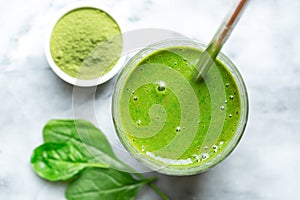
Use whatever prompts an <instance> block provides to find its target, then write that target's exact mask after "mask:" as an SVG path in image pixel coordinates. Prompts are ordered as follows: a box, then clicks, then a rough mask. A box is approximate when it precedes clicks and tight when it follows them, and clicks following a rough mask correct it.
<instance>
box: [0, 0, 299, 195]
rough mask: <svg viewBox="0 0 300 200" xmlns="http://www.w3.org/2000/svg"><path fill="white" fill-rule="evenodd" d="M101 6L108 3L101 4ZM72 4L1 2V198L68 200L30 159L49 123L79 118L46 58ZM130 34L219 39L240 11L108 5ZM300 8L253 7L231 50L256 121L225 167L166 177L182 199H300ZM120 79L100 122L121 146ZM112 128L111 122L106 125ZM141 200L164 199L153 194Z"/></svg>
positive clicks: (221, 5) (102, 92)
mask: <svg viewBox="0 0 300 200" xmlns="http://www.w3.org/2000/svg"><path fill="white" fill-rule="evenodd" d="M99 1H100V0H99ZM72 2H74V1H72V0H65V1H61V0H44V1H34V0H27V1H21V0H10V1H5V2H4V1H0V25H1V32H0V36H1V37H0V47H1V48H0V127H1V128H0V138H1V140H0V141H1V143H0V199H1V200H2V199H3V200H27V199H28V200H33V199H36V200H52V199H57V200H59V199H64V188H65V185H64V184H62V183H58V184H56V183H49V182H46V181H44V180H42V179H40V178H38V177H37V176H36V175H35V174H34V173H33V171H32V169H31V167H30V164H29V160H30V156H31V153H32V150H33V149H34V148H35V147H36V146H38V145H39V144H41V143H42V134H41V130H42V127H43V125H44V124H45V123H46V122H47V121H48V120H49V119H52V118H72V117H73V111H72V91H73V87H72V86H71V85H69V84H67V83H65V82H63V81H62V80H60V79H59V78H58V77H57V76H56V75H55V74H54V73H53V72H52V71H51V69H50V68H49V66H48V64H47V62H46V59H45V56H44V41H45V31H46V30H47V29H48V24H49V22H50V21H51V19H52V17H53V15H54V14H55V13H56V12H57V11H58V10H60V9H61V8H63V7H64V6H66V5H69V4H71V3H72ZM101 2H102V3H104V4H105V5H106V6H108V7H110V8H111V9H112V10H113V11H114V12H117V13H119V15H120V16H122V18H123V19H124V24H123V26H124V27H126V28H125V29H126V30H132V29H137V28H150V27H151V28H152V27H153V28H165V29H170V30H173V31H177V32H180V33H182V34H184V35H186V36H189V37H191V38H195V39H199V40H202V41H209V39H210V37H211V35H212V34H213V33H214V31H215V30H216V28H217V26H218V24H219V23H220V22H221V20H222V17H223V16H224V15H225V14H226V11H227V10H228V9H229V8H230V3H228V2H229V1H225V0H212V1H204V0H201V1H199V0H189V1H180V0H174V1H171V0H164V1H159V0H144V1H140V0H112V1H104V0H102V1H101ZM299 10H300V2H299V1H285V0H281V1H277V0H265V1H259V0H252V1H251V2H250V4H249V6H248V8H247V9H246V11H245V14H244V16H243V18H242V19H241V21H240V22H239V24H238V25H237V28H236V30H234V32H233V34H232V36H231V38H230V39H229V41H228V42H227V43H226V45H225V46H224V49H223V52H224V53H225V54H227V55H228V56H229V58H231V59H232V60H233V62H234V63H235V64H236V65H237V66H238V68H239V70H240V72H241V73H242V75H243V77H244V80H245V82H246V85H247V88H248V92H249V99H250V116H249V123H248V126H247V129H246V132H245V134H244V136H243V138H242V140H241V142H240V144H239V145H238V147H237V149H236V150H235V151H234V152H233V153H232V154H231V155H230V156H229V157H228V158H227V159H226V160H225V161H224V162H222V163H221V164H219V165H218V166H216V167H214V168H213V169H211V170H209V171H208V172H206V173H203V174H200V175H197V176H192V177H169V176H164V175H160V174H156V173H154V172H152V173H151V174H149V176H150V175H156V176H158V177H159V179H158V182H157V184H158V185H159V187H161V188H162V190H163V191H165V192H166V193H167V194H168V195H169V196H170V197H171V199H174V200H182V199H185V200H215V199H225V200H227V199H228V200H252V199H257V200H277V199H278V200H281V199H291V200H294V199H298V198H299V197H298V196H299V195H298V190H299V189H298V188H299V184H300V181H299V179H300V171H299V168H300V145H299V144H300V129H299V128H300V108H299V101H300V79H299V77H300V56H299V52H300V39H299V35H300V23H299V21H298V19H299V18H300V12H299ZM113 83H114V80H112V81H110V82H108V83H106V84H104V85H102V86H100V87H99V88H98V89H97V93H96V105H97V110H96V116H97V120H98V121H99V123H100V124H101V126H102V129H104V130H105V132H106V133H108V134H109V135H108V137H109V138H110V140H111V141H112V142H113V140H114V138H115V135H113V128H112V127H111V126H110V123H111V121H110V120H111V118H110V117H107V118H106V117H104V116H103V114H102V113H105V112H110V109H109V106H110V103H111V102H110V95H111V92H112V88H113ZM105 120H107V121H105ZM138 199H141V200H156V199H159V198H158V197H157V196H156V195H155V194H154V193H153V192H152V191H151V190H150V189H149V188H145V189H144V190H142V192H141V193H140V194H139V198H138Z"/></svg>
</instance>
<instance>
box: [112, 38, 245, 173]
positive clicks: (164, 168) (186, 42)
mask: <svg viewBox="0 0 300 200" xmlns="http://www.w3.org/2000/svg"><path fill="white" fill-rule="evenodd" d="M176 46H189V47H193V48H198V49H200V50H204V49H205V48H206V46H207V45H206V44H205V43H203V42H201V41H197V40H191V39H169V40H163V41H159V42H156V43H154V44H152V45H149V46H147V47H145V48H143V49H142V50H140V51H139V52H138V53H136V54H135V55H134V56H133V57H131V58H130V59H129V61H128V62H127V63H126V64H125V66H124V67H123V69H122V71H121V73H120V74H119V76H118V78H117V82H116V84H115V87H114V91H113V96H112V116H113V123H114V128H115V130H116V133H117V135H118V138H119V139H120V141H121V143H122V144H123V146H124V147H125V149H126V150H127V151H128V152H129V153H130V155H131V156H133V158H135V159H136V160H138V161H139V162H140V163H142V164H144V165H145V166H146V167H149V168H150V169H152V170H154V171H157V172H160V173H162V174H167V175H176V176H184V175H194V174H198V173H201V172H204V171H206V170H208V169H210V168H212V167H214V166H215V165H217V164H219V163H220V162H221V161H223V160H224V159H225V158H227V157H228V156H229V155H230V154H231V153H232V151H233V150H234V149H235V148H236V146H237V145H238V143H239V141H240V140H241V138H242V136H243V134H244V132H245V129H246V125H247V121H248V115H249V100H248V93H247V89H246V85H245V83H244V80H243V78H242V75H241V74H240V72H239V70H238V69H237V67H236V66H235V65H234V63H233V62H232V61H231V60H230V59H229V58H228V57H227V56H226V55H225V54H224V53H222V52H220V53H219V55H218V56H217V59H218V61H219V62H221V63H222V64H223V65H224V66H225V67H226V69H227V70H229V72H230V73H231V74H232V76H233V78H234V80H235V82H236V84H237V87H238V90H239V95H240V99H241V115H240V119H239V123H238V127H237V129H236V131H235V134H234V136H233V137H232V139H231V140H230V142H229V143H228V144H227V145H226V147H225V148H224V149H223V150H222V151H221V152H220V153H219V154H218V155H216V156H215V157H214V158H212V160H210V161H207V162H205V163H203V164H201V165H197V166H186V167H182V168H181V167H180V168H179V167H169V166H168V165H159V164H158V163H155V162H153V161H152V162H151V159H150V158H149V157H147V155H143V154H141V153H140V152H138V150H136V149H135V148H134V147H133V146H132V145H131V144H130V143H129V142H128V141H127V140H126V138H125V137H124V136H123V135H122V134H120V130H118V125H117V121H116V119H115V117H116V113H117V110H118V108H116V107H118V106H117V105H118V103H117V101H118V95H119V92H120V90H119V88H118V87H119V86H120V83H121V82H123V81H124V79H125V78H126V77H127V75H128V73H129V72H130V69H131V67H132V66H133V65H135V64H137V63H138V62H139V61H140V60H141V59H143V58H144V57H146V56H147V55H150V54H151V53H153V52H155V51H156V50H158V49H162V48H168V47H176Z"/></svg>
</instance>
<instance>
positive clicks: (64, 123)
mask: <svg viewBox="0 0 300 200" xmlns="http://www.w3.org/2000/svg"><path fill="white" fill-rule="evenodd" d="M43 136H44V141H45V142H53V143H65V142H69V143H71V144H72V145H74V146H75V147H76V148H77V149H79V150H80V151H81V152H83V154H84V155H85V156H86V158H87V160H88V161H89V162H94V163H96V162H98V163H102V164H108V165H109V166H111V167H114V168H116V169H122V170H125V169H128V167H127V166H126V165H125V164H124V163H122V162H121V161H120V160H119V159H118V158H117V157H116V156H115V154H114V152H113V150H112V148H111V146H110V144H109V142H108V140H107V139H106V137H105V135H104V134H103V133H102V132H101V131H100V130H99V129H98V128H96V127H95V126H94V125H93V124H92V123H90V122H88V121H85V120H51V121H49V122H48V123H47V124H46V125H45V127H44V130H43Z"/></svg>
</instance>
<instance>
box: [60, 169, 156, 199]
mask: <svg viewBox="0 0 300 200" xmlns="http://www.w3.org/2000/svg"><path fill="white" fill-rule="evenodd" d="M151 181H152V179H145V180H136V179H134V178H133V177H132V176H131V175H130V174H129V173H126V172H121V171H117V170H114V169H96V168H89V169H86V170H84V171H83V172H82V173H81V175H80V176H79V178H78V179H76V180H75V181H73V182H72V183H71V184H69V186H68V187H67V190H66V193H65V196H66V198H67V199H68V200H82V199H84V200H95V199H99V200H101V199H103V200H107V199H113V200H133V199H135V196H136V195H137V192H138V190H139V189H140V188H141V186H143V185H144V184H147V183H149V182H151Z"/></svg>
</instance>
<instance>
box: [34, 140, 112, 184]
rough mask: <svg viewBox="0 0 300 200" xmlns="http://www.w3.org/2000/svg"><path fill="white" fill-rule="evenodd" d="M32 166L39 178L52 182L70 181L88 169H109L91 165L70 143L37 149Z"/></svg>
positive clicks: (44, 145) (97, 164) (94, 164)
mask: <svg viewBox="0 0 300 200" xmlns="http://www.w3.org/2000/svg"><path fill="white" fill-rule="evenodd" d="M31 164H32V166H33V169H34V170H35V172H36V173H37V174H38V175H39V176H41V177H42V178H44V179H47V180H50V181H58V180H68V179H70V178H72V177H73V176H75V175H76V174H78V173H79V172H80V171H82V170H83V169H84V168H86V167H101V168H107V167H108V165H104V164H100V163H89V162H88V160H87V159H86V157H85V155H84V154H83V153H82V152H81V151H80V150H79V149H77V148H76V147H75V146H73V145H71V144H68V143H60V144H59V143H46V144H43V145H41V146H39V147H37V148H36V149H35V150H34V152H33V155H32V157H31Z"/></svg>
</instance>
